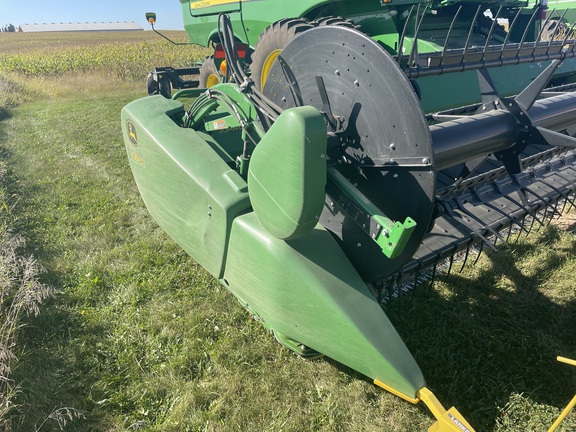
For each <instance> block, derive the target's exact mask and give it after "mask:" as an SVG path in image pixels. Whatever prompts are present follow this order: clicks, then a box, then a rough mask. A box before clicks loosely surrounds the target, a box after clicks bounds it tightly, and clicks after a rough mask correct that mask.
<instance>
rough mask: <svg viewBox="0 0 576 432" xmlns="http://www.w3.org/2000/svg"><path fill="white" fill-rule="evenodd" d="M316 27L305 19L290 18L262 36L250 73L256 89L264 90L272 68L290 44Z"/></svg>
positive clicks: (270, 27)
mask: <svg viewBox="0 0 576 432" xmlns="http://www.w3.org/2000/svg"><path fill="white" fill-rule="evenodd" d="M313 27H314V25H313V24H311V23H310V22H308V20H305V19H303V18H289V19H283V20H280V21H276V22H275V23H274V24H272V25H270V26H269V27H267V28H266V29H265V30H264V33H262V34H261V35H260V38H259V39H258V42H257V43H256V46H255V47H254V52H253V53H252V64H251V65H250V72H251V76H252V80H253V81H254V83H255V85H256V88H258V89H260V90H262V88H263V87H264V85H265V84H266V78H267V77H268V72H269V71H270V67H271V66H272V64H273V63H274V61H275V60H276V58H277V57H278V54H280V51H282V50H283V49H284V47H285V46H286V45H288V42H290V41H291V40H292V39H294V38H295V37H296V36H297V35H299V34H300V33H302V32H304V31H306V30H309V29H311V28H313Z"/></svg>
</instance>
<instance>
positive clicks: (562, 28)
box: [540, 19, 570, 42]
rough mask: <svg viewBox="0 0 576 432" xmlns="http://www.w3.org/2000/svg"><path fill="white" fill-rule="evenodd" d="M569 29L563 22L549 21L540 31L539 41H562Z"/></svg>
mask: <svg viewBox="0 0 576 432" xmlns="http://www.w3.org/2000/svg"><path fill="white" fill-rule="evenodd" d="M569 30H570V28H569V27H568V24H566V23H565V22H564V21H560V20H557V19H550V20H549V21H548V22H547V23H546V25H545V26H544V28H543V29H542V30H541V33H542V35H541V37H540V40H542V41H545V42H548V41H550V40H551V39H555V40H564V38H565V37H566V36H567V35H566V34H567V33H568V31H569Z"/></svg>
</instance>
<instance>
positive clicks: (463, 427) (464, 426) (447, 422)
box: [374, 380, 475, 432]
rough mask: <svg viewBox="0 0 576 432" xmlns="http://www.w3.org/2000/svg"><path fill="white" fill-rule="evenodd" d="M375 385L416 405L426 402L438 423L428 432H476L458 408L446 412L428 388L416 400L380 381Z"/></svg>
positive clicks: (418, 394)
mask: <svg viewBox="0 0 576 432" xmlns="http://www.w3.org/2000/svg"><path fill="white" fill-rule="evenodd" d="M374 384H376V385H377V386H378V387H382V388H383V389H384V390H386V391H388V392H390V393H392V394H393V395H395V396H398V397H399V398H402V399H404V400H405V401H408V402H410V403H412V404H414V405H416V404H417V403H418V402H420V401H422V402H424V404H425V405H426V406H427V407H428V409H429V410H430V412H431V413H432V415H433V416H434V417H436V420H437V421H436V423H434V424H433V425H432V426H430V428H429V429H428V432H475V431H474V429H473V428H472V426H470V424H469V423H468V422H467V421H466V420H465V419H464V417H462V414H460V413H459V412H458V410H457V409H456V408H454V407H452V408H450V409H449V410H448V411H446V409H444V407H443V406H442V404H441V403H440V401H439V400H438V398H436V396H434V393H432V392H431V391H430V389H428V388H427V387H423V388H421V389H420V390H418V392H417V394H416V398H412V397H410V396H407V395H405V394H402V393H400V392H398V391H397V390H395V389H393V388H392V387H390V386H387V385H386V384H384V383H382V382H380V381H378V380H374Z"/></svg>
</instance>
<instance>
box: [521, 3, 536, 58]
mask: <svg viewBox="0 0 576 432" xmlns="http://www.w3.org/2000/svg"><path fill="white" fill-rule="evenodd" d="M537 13H538V8H535V9H534V12H532V16H531V17H530V20H529V21H528V24H527V25H526V29H525V30H524V34H523V35H522V39H520V46H519V47H518V52H520V50H522V46H523V45H524V42H526V36H528V30H530V28H531V26H532V21H534V18H536V14H537Z"/></svg>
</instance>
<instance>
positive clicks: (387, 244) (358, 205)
mask: <svg viewBox="0 0 576 432" xmlns="http://www.w3.org/2000/svg"><path fill="white" fill-rule="evenodd" d="M328 177H329V179H330V180H332V182H333V183H334V186H335V187H336V188H338V189H340V193H339V194H338V195H339V197H338V198H339V201H340V202H341V203H342V204H344V205H343V206H342V207H343V208H344V211H346V212H347V213H348V214H350V215H351V216H355V217H354V220H355V222H356V223H357V224H358V225H359V226H360V227H361V228H362V229H363V230H364V231H365V232H366V233H367V234H368V235H369V236H370V238H371V239H372V240H374V241H375V242H376V243H377V244H378V246H380V248H381V249H382V252H383V253H384V255H386V257H388V258H391V259H392V258H396V257H398V256H400V255H401V254H402V252H403V251H404V248H405V247H406V244H407V243H408V240H409V239H410V236H411V235H412V233H413V232H414V229H415V228H416V222H415V221H414V219H412V218H410V217H407V218H406V219H405V220H404V222H400V221H397V222H395V221H393V220H392V219H390V218H389V217H388V216H386V215H385V214H384V213H383V212H382V211H381V210H380V209H378V208H377V207H376V206H375V205H374V204H373V203H372V202H371V201H370V200H369V199H368V198H367V197H366V196H364V194H362V193H361V192H360V191H359V190H358V188H356V187H355V186H354V185H353V184H352V183H350V182H349V181H348V180H347V179H346V178H345V177H344V176H343V175H342V174H341V173H340V172H338V171H337V170H336V169H335V168H329V169H328ZM332 193H333V194H334V192H332ZM350 207H352V208H350Z"/></svg>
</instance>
